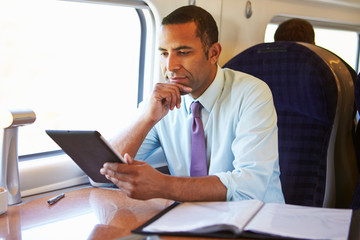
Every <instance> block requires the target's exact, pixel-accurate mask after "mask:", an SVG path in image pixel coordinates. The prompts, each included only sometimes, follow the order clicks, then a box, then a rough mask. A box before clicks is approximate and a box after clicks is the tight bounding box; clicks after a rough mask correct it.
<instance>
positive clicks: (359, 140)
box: [350, 73, 360, 209]
mask: <svg viewBox="0 0 360 240" xmlns="http://www.w3.org/2000/svg"><path fill="white" fill-rule="evenodd" d="M355 106H356V110H357V112H358V114H359V113H360V73H359V75H358V76H357V78H356V81H355ZM354 142H355V151H356V156H357V163H358V167H359V171H360V126H359V120H357V127H356V132H355V141H354ZM350 207H351V208H352V209H360V177H359V179H358V183H357V185H356V189H355V192H354V196H353V199H352V202H351V206H350Z"/></svg>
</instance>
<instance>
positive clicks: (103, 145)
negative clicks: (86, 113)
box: [46, 130, 125, 183]
mask: <svg viewBox="0 0 360 240" xmlns="http://www.w3.org/2000/svg"><path fill="white" fill-rule="evenodd" d="M46 133H47V134H48V135H49V136H50V137H51V138H52V139H53V140H54V141H55V142H56V143H57V144H58V145H59V146H60V147H61V149H62V150H63V151H64V152H65V153H66V154H67V155H69V156H70V157H71V158H72V160H73V161H74V162H75V163H76V164H77V165H78V166H79V167H80V168H81V169H82V170H83V171H84V172H85V174H86V175H88V176H89V177H90V178H91V180H93V181H94V182H96V183H110V182H111V181H109V180H108V179H106V178H105V176H104V175H102V174H100V169H101V168H102V166H103V164H104V163H105V162H119V163H124V162H125V161H124V159H123V158H122V156H121V155H120V154H119V153H118V152H117V151H116V150H114V149H113V147H112V146H111V145H110V144H109V143H108V142H107V141H106V139H105V138H104V137H103V136H101V134H100V133H99V132H98V131H72V130H71V131H70V130H46Z"/></svg>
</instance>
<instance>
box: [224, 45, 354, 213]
mask: <svg viewBox="0 0 360 240" xmlns="http://www.w3.org/2000/svg"><path fill="white" fill-rule="evenodd" d="M317 51H318V52H317ZM323 51H325V52H326V54H325V53H324V52H323ZM319 52H321V53H320V54H319ZM328 53H329V54H330V55H331V57H332V59H328V58H329V56H322V55H327V54H328ZM335 57H336V56H335V55H333V54H331V53H330V52H329V51H327V50H325V49H322V48H320V47H317V46H315V45H311V44H306V43H297V42H274V43H262V44H258V45H256V46H253V47H251V48H249V49H247V50H245V51H244V52H242V53H240V54H238V55H237V56H235V57H234V58H233V59H231V60H230V61H229V62H228V63H226V64H225V65H224V67H227V68H231V69H235V70H239V71H242V72H246V73H249V74H251V75H254V76H256V77H258V78H260V79H262V80H263V81H265V82H266V83H267V84H268V85H269V87H270V89H271V91H272V94H273V97H274V104H275V108H276V111H277V114H278V129H279V130H278V135H279V138H278V139H279V163H280V170H281V175H280V178H281V183H282V188H283V193H284V197H285V201H286V203H290V204H298V205H306V206H326V207H334V206H336V205H337V203H336V195H337V189H338V187H341V186H337V183H336V174H337V173H336V171H335V167H336V162H337V161H336V159H339V158H340V159H341V161H342V159H343V157H344V155H348V154H346V153H344V152H343V151H340V150H339V149H340V147H339V148H337V145H339V141H341V140H343V141H344V139H345V138H346V137H347V135H346V134H340V133H339V132H338V130H339V129H341V131H343V129H342V127H341V126H342V124H343V125H345V124H348V121H349V120H350V125H351V124H352V120H351V118H352V115H353V107H352V106H353V105H351V106H350V108H349V109H347V108H346V107H345V105H346V103H347V102H348V101H352V103H353V101H354V99H353V94H352V97H351V93H349V92H350V91H351V92H353V89H351V86H349V83H346V84H343V83H341V81H340V80H339V78H338V75H337V70H338V68H339V67H338V66H335V65H334V63H332V61H333V60H334V58H335ZM336 58H337V57H336ZM340 62H342V61H340ZM340 62H339V61H338V64H343V63H340ZM332 65H334V66H332ZM341 67H343V68H346V67H345V66H341ZM340 75H341V74H340ZM341 77H342V76H341ZM346 94H350V96H349V100H347V101H345V99H344V98H345V97H344V96H343V95H346ZM341 115H344V116H341ZM346 130H347V129H346ZM346 130H345V131H346ZM340 135H346V137H342V138H339V136H340ZM350 141H352V137H351V132H350ZM345 142H346V143H348V142H347V141H345ZM340 145H343V144H340ZM351 145H352V146H353V144H351ZM352 154H353V156H350V157H349V158H355V155H354V149H352V151H351V150H350V155H352ZM352 160H354V159H352ZM345 162H347V161H345ZM350 162H351V161H350ZM345 165H349V164H347V163H346V164H345ZM350 165H351V164H350ZM346 171H350V170H349V169H346ZM346 171H342V172H346ZM352 191H353V189H352ZM340 192H341V191H340ZM348 195H350V197H347V201H349V199H351V196H352V192H351V193H349V194H348Z"/></svg>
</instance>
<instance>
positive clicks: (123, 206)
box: [0, 187, 172, 240]
mask: <svg viewBox="0 0 360 240" xmlns="http://www.w3.org/2000/svg"><path fill="white" fill-rule="evenodd" d="M55 195H56V194H54V195H51V196H46V197H40V198H36V199H32V200H30V201H24V202H23V203H21V204H18V205H14V206H9V208H8V211H7V212H6V213H5V214H2V215H0V239H103V240H106V239H116V238H121V237H124V236H127V235H130V234H131V230H133V229H134V228H136V227H138V226H139V225H141V224H143V223H144V222H145V221H147V220H148V219H150V218H151V217H152V216H154V215H155V214H157V213H159V212H160V211H161V210H163V209H164V208H166V207H167V206H168V205H170V204H171V203H172V201H169V200H164V199H152V200H148V201H139V200H134V199H130V198H128V197H127V196H126V195H125V194H124V193H122V192H121V191H118V190H115V189H101V188H93V187H85V188H81V189H78V190H74V191H70V192H66V193H65V197H64V198H63V199H61V200H60V201H58V202H57V203H55V204H54V205H49V204H48V203H47V200H48V199H49V198H50V197H53V196H55Z"/></svg>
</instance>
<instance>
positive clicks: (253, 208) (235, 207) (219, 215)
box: [143, 200, 263, 232]
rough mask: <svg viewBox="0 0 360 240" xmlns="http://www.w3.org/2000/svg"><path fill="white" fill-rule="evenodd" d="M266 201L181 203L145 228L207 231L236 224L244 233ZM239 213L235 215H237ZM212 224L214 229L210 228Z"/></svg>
mask: <svg viewBox="0 0 360 240" xmlns="http://www.w3.org/2000/svg"><path fill="white" fill-rule="evenodd" d="M262 205H263V202H261V201H259V200H246V201H238V202H197V203H182V204H180V205H178V206H176V207H175V208H174V209H172V210H171V211H169V212H167V213H166V214H165V215H163V216H162V217H160V218H159V219H158V220H156V221H155V222H153V223H152V224H150V225H148V226H147V227H145V228H144V229H143V230H144V231H146V232H190V231H192V232H196V231H197V230H199V231H198V232H205V231H202V230H204V229H205V228H206V230H207V231H208V232H211V231H213V230H219V227H220V226H221V225H234V226H237V228H238V229H239V230H238V231H239V232H241V231H242V229H243V227H244V226H245V225H246V223H247V222H248V220H249V219H250V218H252V217H253V216H254V214H255V213H256V212H257V211H258V209H259V208H261V206H262ZM235 213H236V214H235ZM209 226H212V227H214V228H209Z"/></svg>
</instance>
